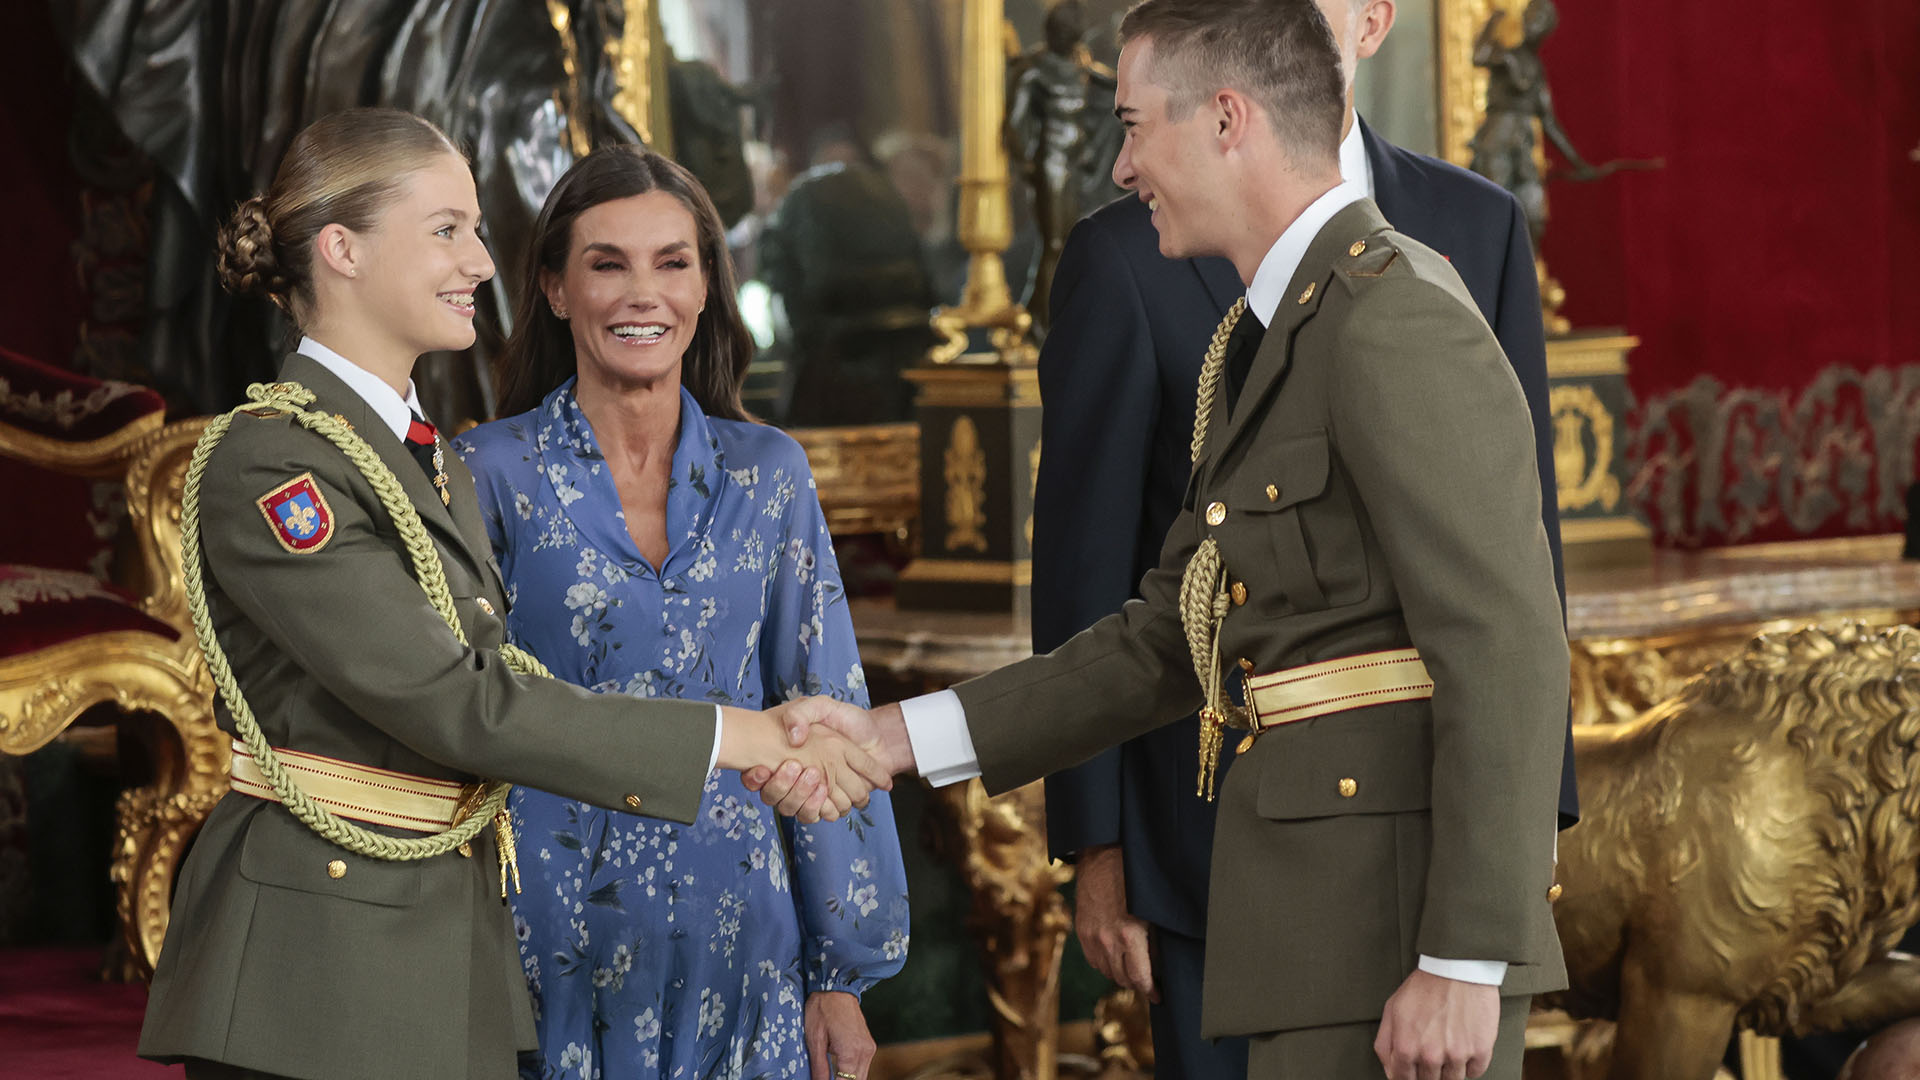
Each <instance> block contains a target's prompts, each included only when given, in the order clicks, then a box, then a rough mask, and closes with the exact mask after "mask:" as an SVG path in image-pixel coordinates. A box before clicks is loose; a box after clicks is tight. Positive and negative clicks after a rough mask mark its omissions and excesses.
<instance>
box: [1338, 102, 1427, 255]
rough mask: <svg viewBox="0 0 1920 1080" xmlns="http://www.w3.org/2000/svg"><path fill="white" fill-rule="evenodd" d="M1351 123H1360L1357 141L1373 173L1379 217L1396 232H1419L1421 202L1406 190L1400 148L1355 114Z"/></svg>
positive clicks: (1374, 196) (1374, 194)
mask: <svg viewBox="0 0 1920 1080" xmlns="http://www.w3.org/2000/svg"><path fill="white" fill-rule="evenodd" d="M1354 122H1355V123H1357V124H1359V125H1360V144H1361V145H1362V146H1364V147H1366V150H1367V168H1368V170H1369V171H1370V172H1372V173H1373V203H1374V205H1375V206H1378V207H1379V208H1380V216H1381V217H1384V218H1386V219H1387V220H1388V221H1389V222H1392V223H1393V227H1394V229H1395V230H1397V231H1399V232H1403V233H1406V234H1407V235H1409V236H1417V235H1420V230H1419V229H1418V228H1417V226H1418V224H1419V221H1418V219H1419V217H1420V215H1421V211H1422V210H1423V209H1424V204H1423V203H1422V202H1421V200H1420V199H1418V198H1416V197H1414V196H1413V193H1412V192H1410V191H1408V190H1407V181H1406V178H1405V177H1404V176H1402V175H1401V170H1400V160H1399V155H1400V153H1401V151H1400V148H1399V147H1397V146H1395V145H1393V144H1392V143H1390V142H1388V141H1386V140H1385V139H1382V138H1381V137H1380V136H1378V135H1375V134H1374V133H1373V129H1372V128H1370V127H1368V126H1367V122H1366V121H1365V120H1362V119H1360V117H1359V116H1358V115H1355V116H1354Z"/></svg>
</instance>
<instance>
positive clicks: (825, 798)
mask: <svg viewBox="0 0 1920 1080" xmlns="http://www.w3.org/2000/svg"><path fill="white" fill-rule="evenodd" d="M717 764H718V765H719V766H720V768H723V769H737V770H739V771H740V774H741V779H742V781H743V782H745V784H746V786H747V789H748V790H750V791H758V792H759V793H760V798H761V800H762V801H764V802H765V803H766V804H767V805H768V806H771V807H773V808H774V809H775V810H777V811H779V812H780V813H781V814H785V815H787V816H789V817H793V818H796V819H798V820H800V821H802V822H808V823H811V822H815V821H822V820H825V821H837V820H839V819H840V818H841V816H843V815H845V814H846V813H847V812H848V811H850V810H852V809H853V808H854V807H856V806H861V807H863V806H865V805H867V797H868V795H870V794H871V793H872V792H873V791H875V790H879V791H890V790H892V788H893V778H894V777H895V776H896V775H899V774H901V773H907V772H912V771H913V770H914V760H913V747H912V746H911V745H910V744H909V743H908V742H907V725H906V719H905V717H904V716H903V715H902V714H901V712H900V706H898V705H882V706H880V707H879V708H877V709H874V710H872V711H868V710H866V709H863V708H861V707H859V706H858V705H852V704H849V703H847V702H844V701H836V700H834V699H833V698H828V697H807V698H796V699H795V700H793V701H788V702H785V703H783V704H780V705H776V706H774V707H773V708H771V709H768V710H767V711H766V712H754V711H752V710H751V709H735V708H723V709H722V710H721V720H720V756H719V759H718V762H717Z"/></svg>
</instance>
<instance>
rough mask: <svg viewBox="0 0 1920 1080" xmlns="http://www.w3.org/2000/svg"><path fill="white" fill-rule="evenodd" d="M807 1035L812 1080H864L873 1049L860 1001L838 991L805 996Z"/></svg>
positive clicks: (808, 1064)
mask: <svg viewBox="0 0 1920 1080" xmlns="http://www.w3.org/2000/svg"><path fill="white" fill-rule="evenodd" d="M806 1035H807V1067H808V1070H809V1071H810V1072H811V1074H812V1080H828V1077H832V1078H833V1080H867V1069H868V1068H869V1067H870V1066H872V1064H873V1053H874V1050H875V1049H876V1048H875V1045H874V1041H873V1034H872V1033H871V1032H869V1031H868V1030H867V1018H866V1015H865V1014H864V1013H862V1012H861V1011H860V999H859V998H857V997H854V996H853V995H852V994H849V993H846V992H844V991H840V990H822V991H818V992H816V993H812V994H809V995H807V1005H806Z"/></svg>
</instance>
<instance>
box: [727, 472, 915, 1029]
mask: <svg viewBox="0 0 1920 1080" xmlns="http://www.w3.org/2000/svg"><path fill="white" fill-rule="evenodd" d="M791 469H792V474H791V475H776V476H773V477H770V478H769V479H770V480H771V482H772V483H773V484H774V486H775V488H776V490H783V489H784V488H785V487H787V486H788V485H791V487H792V489H793V491H792V496H791V501H790V502H789V503H788V506H789V512H790V516H789V517H788V519H787V527H786V529H785V530H784V531H785V535H786V543H785V544H784V545H783V550H782V551H780V552H779V554H778V556H777V557H776V558H773V559H770V560H769V566H768V568H767V569H768V573H769V574H770V577H771V580H770V581H769V587H768V589H767V595H768V597H769V601H768V608H767V622H766V627H767V629H766V630H765V631H763V632H762V634H761V637H760V648H761V653H762V661H761V665H760V670H761V672H762V673H763V674H764V677H765V678H766V680H767V683H768V685H767V688H766V696H767V699H768V700H769V701H785V700H787V699H789V698H794V697H801V696H805V695H811V694H825V695H827V696H829V697H833V698H837V699H839V700H841V701H850V702H853V703H854V704H856V705H859V706H861V707H863V708H864V707H865V706H866V705H867V703H868V702H867V681H866V675H865V673H864V672H862V671H861V669H860V650H859V646H858V644H857V643H856V642H855V640H854V634H853V618H852V616H851V614H849V612H848V610H847V599H846V592H845V589H844V588H843V587H842V585H841V581H840V565H839V563H838V561H836V560H835V558H834V554H833V542H832V539H831V537H829V536H828V534H827V520H826V515H825V514H823V513H822V512H821V510H820V499H819V496H818V494H817V493H816V491H815V489H814V483H813V473H812V472H811V471H810V470H809V469H808V468H807V465H806V462H805V459H804V458H801V459H800V460H799V461H798V462H796V463H795V464H793V465H792V466H791ZM780 471H781V472H782V473H785V472H786V469H785V468H782V469H781V470H780ZM776 497H777V496H776ZM781 827H782V828H783V829H785V830H786V834H787V843H788V848H789V850H790V851H791V852H792V862H793V866H792V874H793V897H794V903H795V904H797V905H798V906H799V909H800V921H801V927H802V929H803V931H804V938H803V941H804V945H803V950H802V954H801V960H802V964H803V966H804V968H805V971H806V980H807V992H808V993H814V992H817V991H821V990H843V991H846V992H848V993H852V994H860V993H863V992H865V991H866V989H867V988H868V987H870V986H872V985H873V984H874V983H876V982H878V981H880V980H881V979H884V978H886V977H887V976H889V975H892V974H894V973H895V972H898V971H899V970H900V967H901V965H902V964H904V963H906V959H907V939H908V934H909V930H910V922H909V916H908V907H907V875H906V867H905V866H904V865H903V864H902V861H901V859H900V848H899V845H898V844H873V843H870V842H869V841H868V837H869V836H870V835H872V834H875V833H877V834H879V835H883V836H892V835H894V822H893V804H892V802H891V800H890V799H889V798H888V796H887V794H886V793H885V792H875V793H874V795H873V798H872V800H871V801H869V802H868V803H867V806H866V808H865V809H864V810H855V811H854V812H853V813H852V814H851V815H849V816H847V817H845V818H842V819H841V820H839V821H823V822H820V823H819V824H816V825H797V824H795V823H794V822H793V819H791V818H782V819H781Z"/></svg>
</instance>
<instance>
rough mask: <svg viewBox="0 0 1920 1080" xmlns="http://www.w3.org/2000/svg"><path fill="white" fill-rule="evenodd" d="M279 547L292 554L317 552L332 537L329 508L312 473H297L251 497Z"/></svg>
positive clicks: (331, 521)
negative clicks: (264, 491) (261, 493)
mask: <svg viewBox="0 0 1920 1080" xmlns="http://www.w3.org/2000/svg"><path fill="white" fill-rule="evenodd" d="M255 505H257V506H259V507H260V513H261V514H262V515H263V516H265V517H266V519H267V527H268V528H271V529H272V530H273V538H274V539H275V540H278V541H280V546H281V547H283V548H286V549H287V550H288V551H291V552H293V553H294V554H296V555H305V554H307V553H309V552H314V551H319V550H320V549H321V548H323V547H326V546H327V541H328V540H331V539H333V508H332V507H330V506H328V505H327V497H326V496H325V495H322V494H320V485H319V484H317V483H315V482H314V479H313V474H312V473H301V474H300V475H299V476H296V477H294V478H293V479H292V480H289V481H287V482H286V483H284V484H281V485H280V486H279V487H277V488H274V489H273V490H272V491H269V492H267V493H266V494H265V495H262V496H260V498H259V499H257V500H255Z"/></svg>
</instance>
